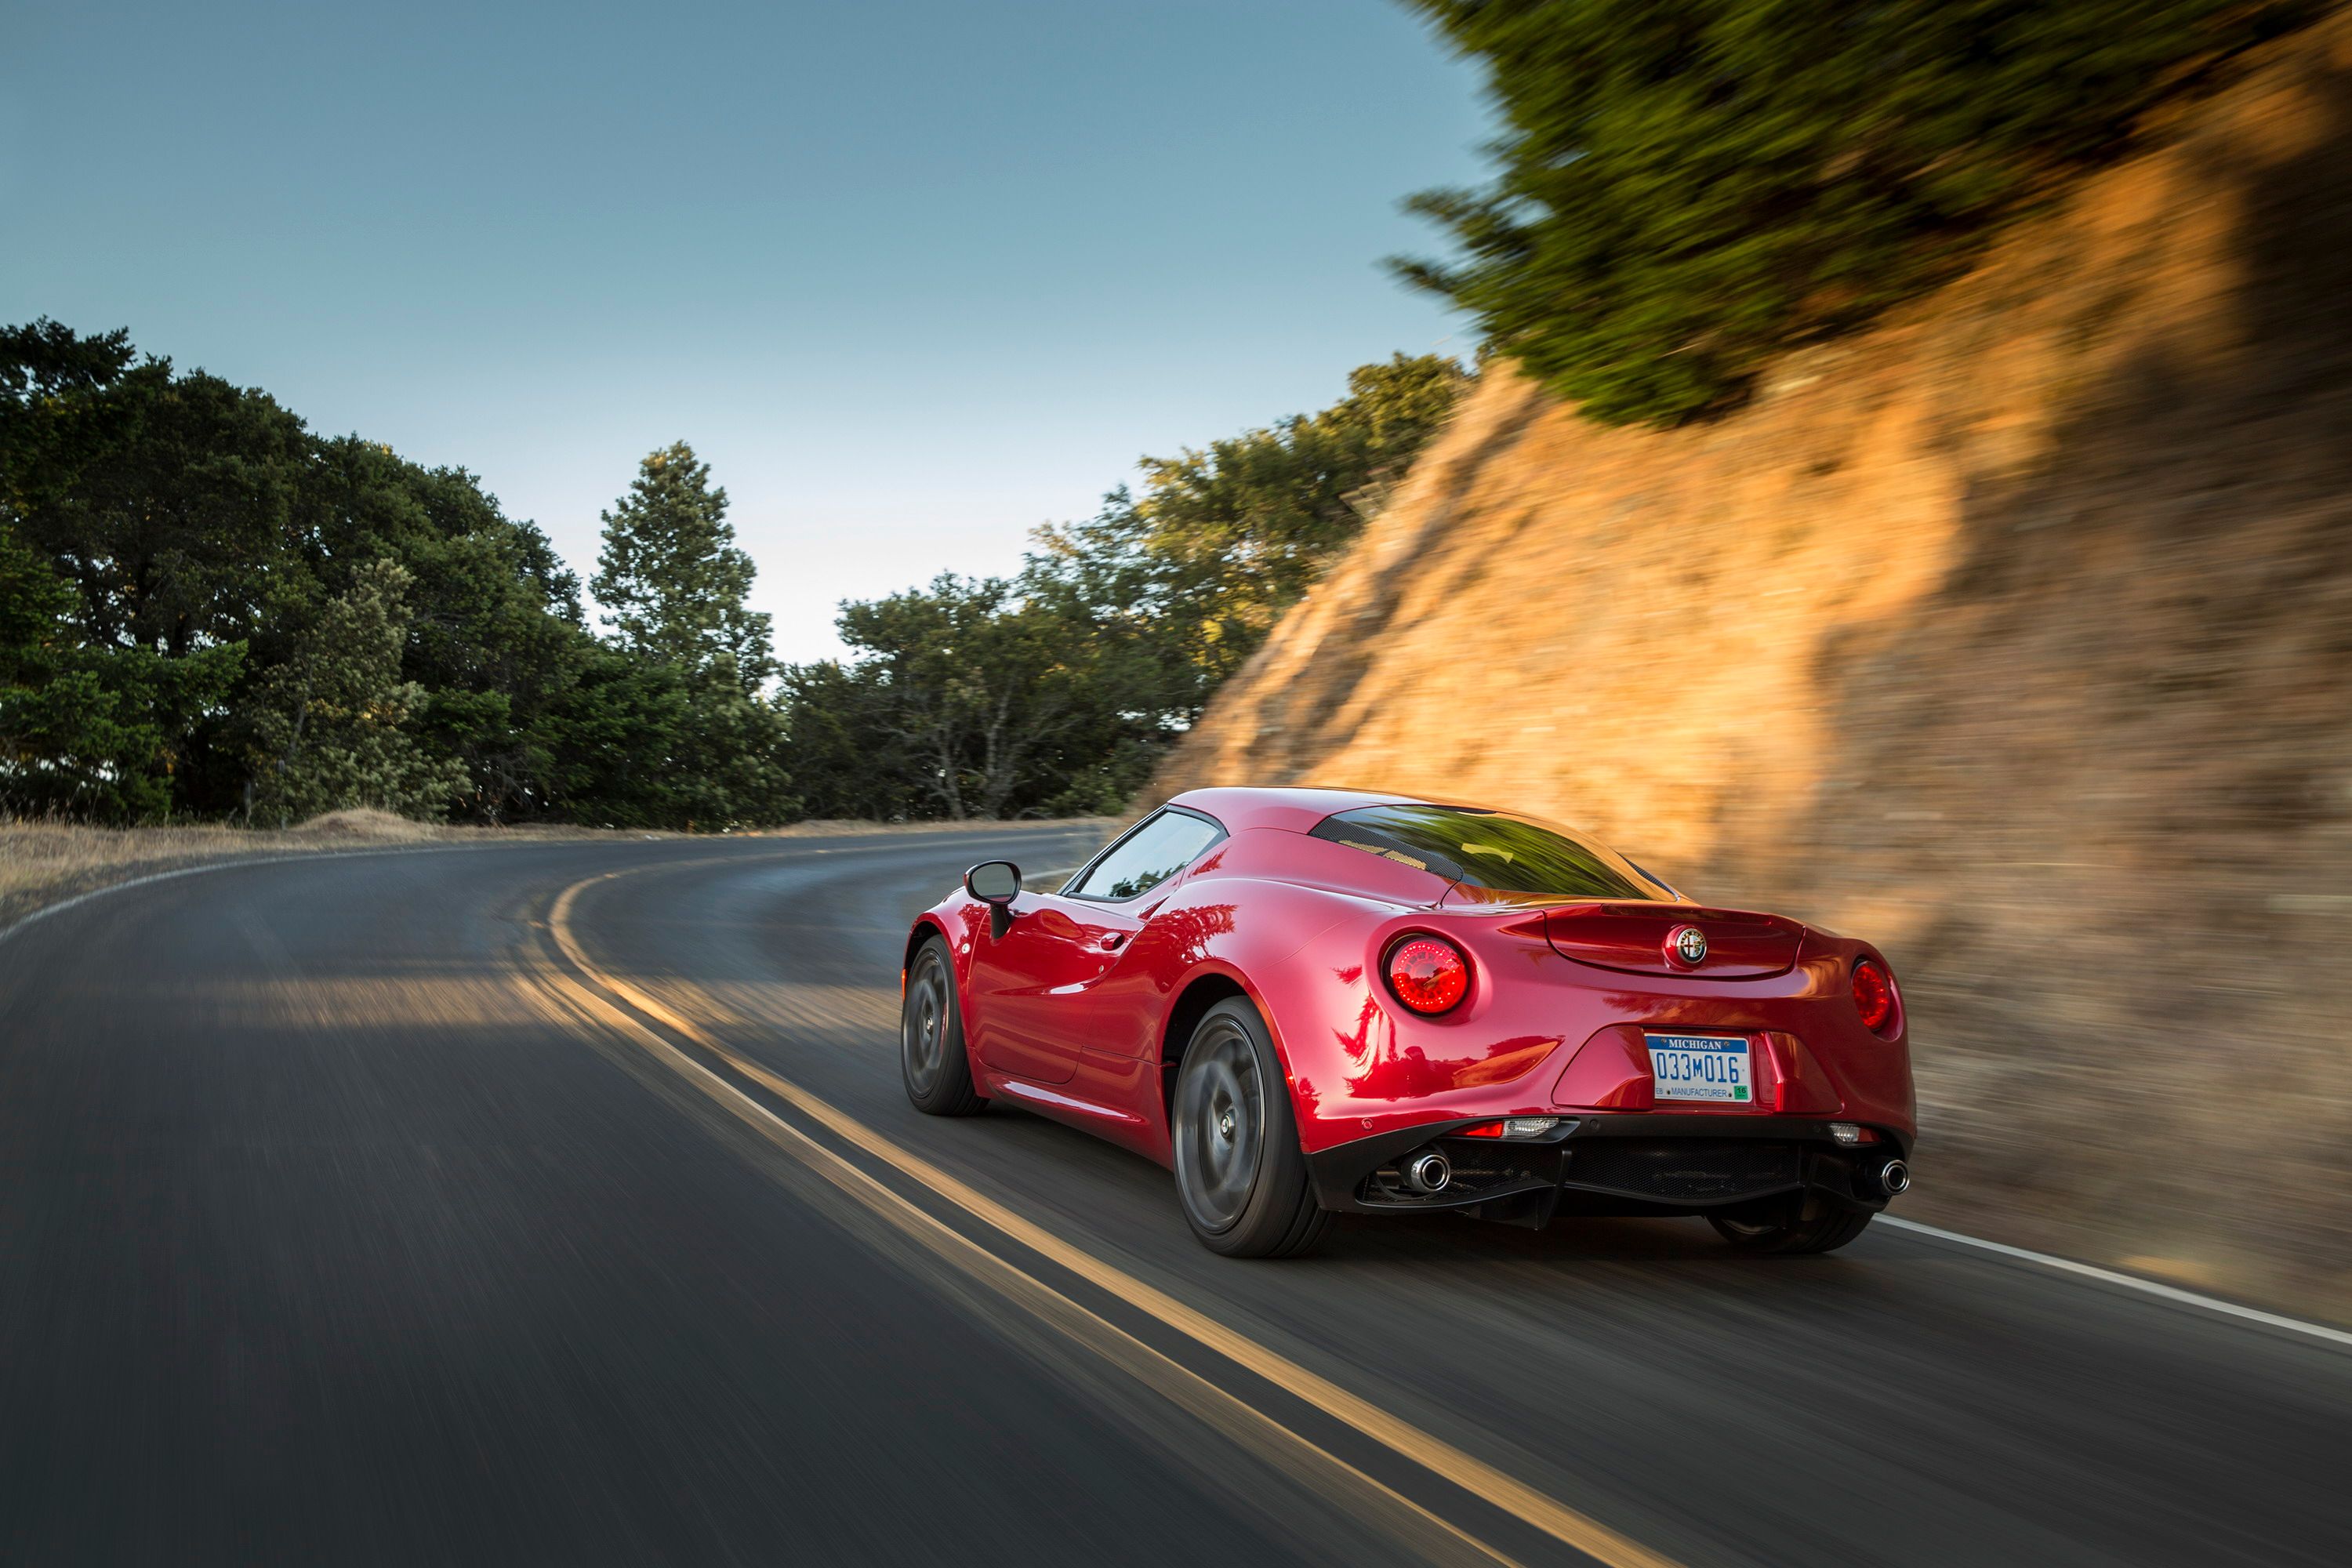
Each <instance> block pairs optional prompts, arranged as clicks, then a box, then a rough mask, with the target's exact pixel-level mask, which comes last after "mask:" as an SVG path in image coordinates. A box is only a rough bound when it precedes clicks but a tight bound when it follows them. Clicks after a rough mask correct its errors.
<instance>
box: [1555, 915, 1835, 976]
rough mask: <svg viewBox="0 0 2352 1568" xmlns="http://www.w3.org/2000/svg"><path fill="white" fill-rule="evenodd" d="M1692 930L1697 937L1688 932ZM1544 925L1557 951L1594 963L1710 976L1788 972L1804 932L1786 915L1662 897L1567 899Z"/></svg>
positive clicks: (1621, 969)
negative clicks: (1672, 901) (1706, 906)
mask: <svg viewBox="0 0 2352 1568" xmlns="http://www.w3.org/2000/svg"><path fill="white" fill-rule="evenodd" d="M1543 931H1544V937H1545V939H1546V940H1547V941H1549V942H1550V943H1551V945H1552V947H1553V948H1554V949H1555V950H1556V951H1557V952H1560V953H1561V954H1563V955H1565V956H1567V957H1569V958H1572V959H1574V960H1576V961H1577V962H1578V963H1589V964H1591V965H1592V966H1593V967H1594V968H1596V969H1613V970H1616V971H1618V972H1620V973H1625V974H1688V975H1692V976H1694V977H1696V978H1700V979H1706V980H1762V979H1765V978H1767V977H1769V976H1770V975H1775V974H1785V973H1788V972H1789V970H1790V967H1791V966H1792V965H1793V964H1795V963H1796V962H1797V948H1798V945H1799V943H1801V942H1802V941H1803V940H1804V935H1805V928H1804V927H1803V926H1802V925H1801V924H1799V923H1798V922H1797V921H1792V920H1789V919H1786V918H1784V917H1782V916H1780V915H1764V914H1755V913H1751V912H1749V911H1748V910H1711V909H1704V908H1700V907H1698V906H1696V905H1693V904H1663V903H1580V904H1569V905H1565V906H1562V907H1559V908H1555V909H1549V910H1545V911H1544V914H1543ZM1686 931H1696V932H1697V933H1698V936H1697V940H1696V941H1693V940H1691V939H1690V938H1688V937H1686V936H1685V934H1684V933H1685V932H1686ZM1694 953H1696V955H1697V956H1696V958H1694V957H1693V956H1691V955H1692V954H1694Z"/></svg>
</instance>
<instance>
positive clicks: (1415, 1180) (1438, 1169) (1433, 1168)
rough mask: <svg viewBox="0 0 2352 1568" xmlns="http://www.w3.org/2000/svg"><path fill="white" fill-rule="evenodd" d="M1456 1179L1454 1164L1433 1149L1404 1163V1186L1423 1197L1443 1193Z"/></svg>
mask: <svg viewBox="0 0 2352 1568" xmlns="http://www.w3.org/2000/svg"><path fill="white" fill-rule="evenodd" d="M1453 1179H1454V1164H1453V1162H1452V1161H1450V1160H1448V1159H1446V1157H1445V1156H1444V1155H1443V1154H1441V1153H1439V1152H1437V1151H1436V1150H1434V1149H1431V1150H1428V1151H1427V1152H1423V1153H1419V1154H1415V1155H1414V1156H1413V1157H1412V1159H1410V1160H1407V1161H1406V1162H1405V1163H1404V1184H1405V1185H1406V1186H1408V1187H1411V1188H1412V1190H1413V1191H1414V1192H1416V1193H1419V1194H1422V1196H1423V1197H1427V1196H1429V1195H1430V1194H1433V1193H1442V1192H1444V1190H1445V1184H1447V1183H1448V1182H1451V1181H1452V1180H1453Z"/></svg>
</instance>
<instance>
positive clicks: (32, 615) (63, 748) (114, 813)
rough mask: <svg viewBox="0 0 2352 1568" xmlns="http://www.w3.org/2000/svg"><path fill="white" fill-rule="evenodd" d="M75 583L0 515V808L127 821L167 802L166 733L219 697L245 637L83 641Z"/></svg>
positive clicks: (170, 755) (170, 754)
mask: <svg viewBox="0 0 2352 1568" xmlns="http://www.w3.org/2000/svg"><path fill="white" fill-rule="evenodd" d="M73 603H74V595H73V590H72V588H71V587H70V586H69V585H68V584H67V583H66V582H65V581H64V580H63V579H62V578H60V577H59V576H58V574H56V573H55V572H54V571H52V570H51V569H50V567H49V566H48V565H47V563H45V562H43V561H42V560H41V559H40V558H39V557H38V556H37V555H36V554H34V553H33V552H31V551H29V550H27V549H26V548H25V547H24V546H23V545H22V544H21V543H20V542H18V541H17V540H16V536H15V534H14V533H13V532H12V531H10V530H9V529H8V527H7V526H6V525H5V523H0V809H5V810H10V811H16V812H25V813H45V812H58V813H66V814H70V815H74V816H95V817H99V818H101V819H104V820H108V821H116V822H126V821H140V820H146V819H152V818H156V817H161V816H165V815H167V814H168V813H169V812H170V810H171V808H172V805H173V802H172V795H171V788H170V784H171V773H172V769H173V765H174V763H176V762H177V761H178V758H177V755H176V754H175V752H174V750H173V744H172V740H171V737H172V736H173V735H175V734H177V733H180V732H183V731H184V730H185V728H186V726H187V722H188V717H189V712H190V710H201V709H205V708H209V707H212V706H215V705H216V704H218V702H219V701H220V700H221V698H222V696H223V694H224V693H225V692H226V689H228V686H229V684H230V682H231V681H233V680H234V679H236V673H237V669H238V667H239V665H240V664H241V663H242V661H243V657H244V652H245V650H244V647H243V646H242V645H236V644H233V645H230V646H228V647H216V648H208V649H205V650H204V651H202V652H200V653H198V654H195V655H193V656H191V657H189V658H182V659H167V658H163V657H161V656H159V655H156V654H153V653H150V652H147V651H145V650H143V649H136V648H132V649H121V650H114V651H104V650H97V649H92V648H89V647H86V646H84V645H83V644H82V643H81V641H80V640H79V637H77V636H76V635H75V633H74V631H73V628H72V621H71V616H72V609H73Z"/></svg>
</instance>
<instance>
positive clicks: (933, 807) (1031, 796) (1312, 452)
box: [784, 355, 1467, 817]
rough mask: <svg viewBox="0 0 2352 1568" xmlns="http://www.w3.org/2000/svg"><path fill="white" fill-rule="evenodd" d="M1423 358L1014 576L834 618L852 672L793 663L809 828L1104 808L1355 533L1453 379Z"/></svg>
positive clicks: (1132, 786)
mask: <svg viewBox="0 0 2352 1568" xmlns="http://www.w3.org/2000/svg"><path fill="white" fill-rule="evenodd" d="M1466 379H1467V378H1466V376H1465V373H1464V371H1463V370H1462V368H1461V367H1460V366H1459V365H1457V364H1455V363H1454V362H1453V361H1451V360H1447V359H1444V358H1442V357H1440V356H1436V355H1424V356H1422V357H1420V358H1407V357H1405V356H1403V355H1398V356H1396V357H1395V358H1393V359H1391V360H1390V361H1389V362H1387V363H1380V364H1370V365H1365V366H1363V367H1361V368H1360V369H1359V370H1357V371H1356V372H1355V373H1354V374H1352V375H1351V376H1350V377H1349V391H1348V395H1347V396H1346V397H1345V398H1343V399H1341V400H1340V401H1339V403H1337V404H1334V405H1332V406H1331V407H1329V408H1327V409H1325V410H1323V411H1322V412H1320V413H1318V414H1315V415H1311V416H1296V417H1293V418H1289V419H1284V420H1281V421H1278V422H1276V424H1274V425H1272V426H1266V427H1265V428H1263V429H1255V430H1248V431H1244V432H1243V433H1242V434H1240V435H1238V436H1235V437H1231V438H1230V439H1226V440H1221V441H1215V442H1213V443H1211V444H1210V445H1209V446H1208V447H1205V448H1202V449H1199V450H1190V449H1188V450H1185V451H1182V452H1181V453H1179V454H1178V455H1177V456H1176V457H1173V458H1145V459H1143V462H1142V471H1143V475H1144V486H1143V491H1142V494H1141V495H1139V496H1138V495H1135V494H1133V493H1131V492H1129V491H1128V490H1126V489H1119V490H1115V491H1113V492H1112V493H1111V494H1110V495H1109V496H1108V497H1106V498H1105V500H1104V503H1103V508H1102V510H1101V511H1099V512H1098V513H1097V515H1096V516H1094V517H1093V518H1090V519H1087V520H1085V521H1077V522H1071V523H1064V524H1059V525H1054V526H1049V527H1046V528H1043V529H1040V530H1039V531H1038V532H1037V534H1036V539H1035V548H1034V550H1033V551H1032V552H1030V555H1029V557H1028V562H1027V564H1026V566H1025V568H1024V570H1023V572H1022V573H1021V574H1019V576H1017V577H1016V578H1013V579H997V578H987V579H977V580H969V579H960V578H956V577H953V576H941V577H939V578H936V579H934V580H933V581H932V582H931V583H930V584H929V586H927V587H923V588H914V589H908V591H906V592H904V593H901V594H896V595H890V596H889V597H887V598H884V599H878V600H873V601H869V602H866V603H861V604H849V605H844V606H843V607H842V613H841V617H840V621H839V623H838V624H839V627H840V633H841V637H842V640H843V641H844V642H845V643H846V644H848V645H849V646H850V647H851V648H852V649H853V650H854V654H853V658H851V659H850V660H849V661H847V662H846V663H836V662H830V661H828V662H824V663H819V664H814V665H803V666H800V667H798V668H793V669H789V670H787V671H786V672H785V676H784V690H785V699H786V705H787V709H788V711H789V713H790V722H791V730H792V742H793V758H794V763H795V768H796V778H797V782H798V784H799V786H800V788H801V790H802V791H803V795H805V796H806V797H807V799H808V803H809V808H810V809H811V810H812V811H814V812H815V813H816V814H818V815H821V816H947V817H963V816H1013V815H1021V814H1024V813H1048V814H1055V815H1059V814H1064V813H1073V812H1095V811H1116V810H1118V809H1119V808H1120V807H1121V806H1122V805H1124V804H1125V802H1126V801H1127V799H1128V798H1129V796H1130V795H1133V793H1134V792H1135V791H1136V790H1137V789H1138V788H1139V787H1140V786H1141V785H1142V784H1143V783H1144V782H1145V780H1146V779H1148V778H1149V776H1150V772H1151V770H1152V768H1153V766H1154V765H1155V764H1156V763H1157V761H1158V759H1159V757H1160V754H1161V753H1162V752H1163V751H1164V750H1165V748H1166V746H1167V744H1168V742H1169V741H1170V740H1171V738H1172V737H1173V736H1175V735H1176V734H1177V733H1179V732H1181V730H1182V729H1183V728H1184V727H1185V726H1187V725H1189V724H1190V723H1192V721H1193V720H1194V719H1196V718H1198V717H1199V715H1200V712H1201V710H1202V707H1203V706H1204V705H1205V704H1206V703H1207V701H1208V700H1209V697H1210V695H1211V694H1212V693H1213V691H1214V690H1215V689H1216V688H1217V686H1218V684H1219V683H1220V682H1221V681H1223V679H1225V678H1226V677H1227V676H1229V675H1230V674H1232V672H1233V671H1234V669H1236V668H1239V667H1240V665H1241V663H1242V661H1243V660H1244V659H1246V658H1248V657H1249V655H1250V654H1251V653H1252V652H1253V651H1255V649H1256V647H1257V646H1258V645H1259V644H1260V643H1261V642H1262V641H1263V640H1264V639H1265V635H1266V632H1267V631H1268V630H1269V629H1270V628H1271V627H1272V626H1273V624H1274V622H1275V621H1276V619H1277V618H1279V616H1280V615H1281V613H1282V612H1283V610H1284V609H1286V608H1287V607H1288V605H1290V604H1291V603H1292V602H1293V601H1295V600H1296V599H1297V597H1298V595H1300V594H1302V593H1304V592H1305V591H1306V588H1307V584H1309V583H1310V582H1311V581H1312V579H1313V577H1314V574H1315V573H1316V572H1317V571H1318V569H1319V568H1320V567H1321V565H1322V564H1323V563H1324V562H1325V561H1327V560H1328V558H1329V557H1330V555H1331V554H1332V552H1335V551H1337V550H1339V548H1341V547H1342V546H1344V545H1345V544H1346V543H1347V542H1349V540H1351V539H1352V538H1354V536H1355V535H1356V533H1357V531H1359V530H1360V529H1361V528H1362V526H1363V522H1364V520H1365V518H1366V517H1367V516H1368V515H1370V513H1372V512H1373V511H1376V510H1378V508H1379V505H1380V502H1381V499H1382V497H1383V496H1384V495H1385V493H1386V491H1387V489H1388V488H1389V487H1391V486H1392V485H1393V484H1394V483H1395V481H1396V480H1397V479H1398V478H1399V477H1400V476H1401V475H1402V472H1403V470H1404V468H1405V467H1406V466H1407V465H1408V464H1409V463H1410V462H1411V461H1412V457H1413V455H1414V454H1415V453H1416V452H1417V451H1419V449H1420V448H1421V447H1422V446H1423V444H1424V443H1425V442H1426V441H1427V440H1428V438H1429V437H1430V435H1431V434H1432V433H1433V431H1434V430H1435V429H1436V428H1437V426H1439V425H1440V424H1442V423H1443V422H1444V418H1445V416H1447V414H1448V413H1449V412H1450V411H1451V410H1452V408H1453V405H1454V401H1455V399H1456V398H1457V397H1458V396H1459V395H1460V394H1461V392H1462V390H1463V387H1464V385H1465V382H1466Z"/></svg>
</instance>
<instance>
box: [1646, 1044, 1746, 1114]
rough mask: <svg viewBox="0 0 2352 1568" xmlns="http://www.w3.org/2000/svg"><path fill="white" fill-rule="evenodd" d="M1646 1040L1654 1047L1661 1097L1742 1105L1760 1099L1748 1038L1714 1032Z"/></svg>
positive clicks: (1655, 1076) (1652, 1070)
mask: <svg viewBox="0 0 2352 1568" xmlns="http://www.w3.org/2000/svg"><path fill="white" fill-rule="evenodd" d="M1642 1039H1643V1043H1644V1044H1646V1045H1647V1046H1648V1047H1650V1077H1651V1079H1653V1080H1654V1083H1655V1085H1656V1089H1655V1097H1656V1098H1657V1099H1659V1100H1728V1101H1731V1102H1733V1103H1735V1104H1739V1105H1747V1104H1749V1103H1752V1102H1753V1101H1754V1100H1755V1099H1756V1074H1755V1072H1754V1071H1753V1070H1752V1069H1751V1066H1750V1063H1749V1061H1748V1042H1747V1041H1746V1040H1727V1039H1723V1038H1720V1037H1717V1036H1714V1035H1644V1036H1643V1037H1642Z"/></svg>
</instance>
